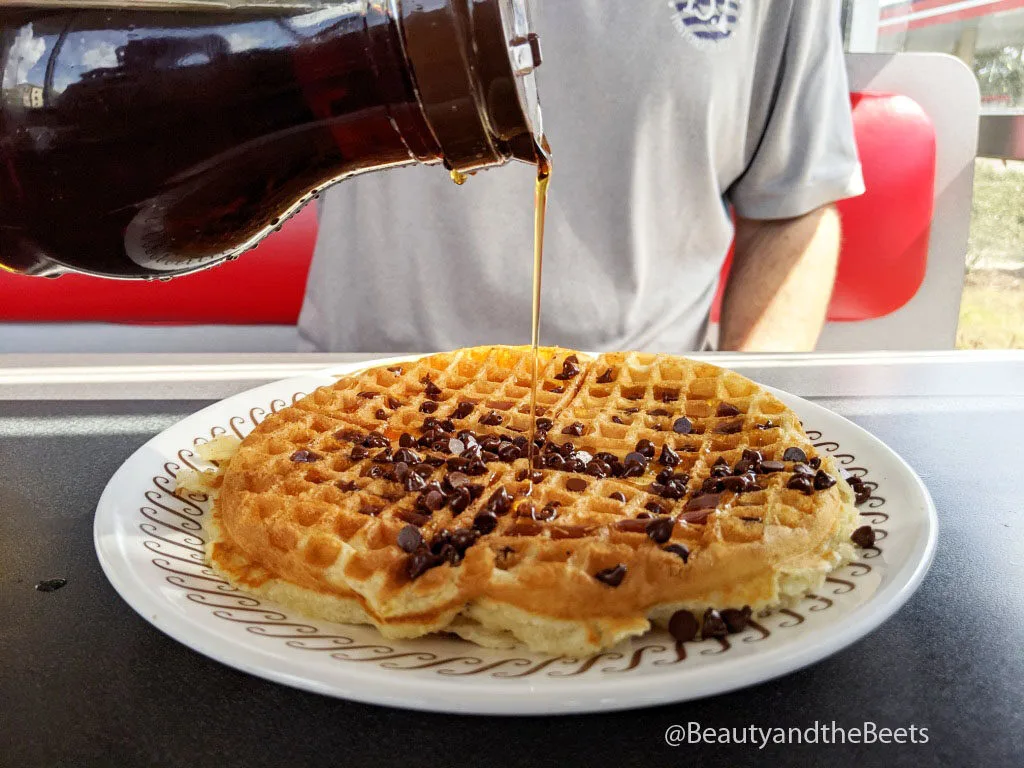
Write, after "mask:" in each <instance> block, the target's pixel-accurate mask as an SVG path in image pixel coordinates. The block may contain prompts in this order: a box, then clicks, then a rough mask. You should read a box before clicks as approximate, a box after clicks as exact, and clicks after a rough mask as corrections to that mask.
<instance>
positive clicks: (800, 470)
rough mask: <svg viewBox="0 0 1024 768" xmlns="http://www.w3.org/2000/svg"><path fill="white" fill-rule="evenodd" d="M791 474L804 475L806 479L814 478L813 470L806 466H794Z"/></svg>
mask: <svg viewBox="0 0 1024 768" xmlns="http://www.w3.org/2000/svg"><path fill="white" fill-rule="evenodd" d="M793 473H794V474H797V475H806V476H807V477H814V470H813V469H811V468H810V467H809V466H808V465H806V464H794V465H793Z"/></svg>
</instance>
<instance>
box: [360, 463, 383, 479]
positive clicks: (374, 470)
mask: <svg viewBox="0 0 1024 768" xmlns="http://www.w3.org/2000/svg"><path fill="white" fill-rule="evenodd" d="M363 477H369V478H372V479H374V480H377V479H378V478H381V477H384V467H382V466H380V465H379V464H375V465H374V466H372V467H370V468H369V469H368V470H366V471H365V472H364V473H363Z"/></svg>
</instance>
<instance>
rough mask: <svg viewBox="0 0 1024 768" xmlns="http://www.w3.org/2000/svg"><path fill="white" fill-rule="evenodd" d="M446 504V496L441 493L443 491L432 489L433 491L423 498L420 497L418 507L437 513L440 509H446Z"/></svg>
mask: <svg viewBox="0 0 1024 768" xmlns="http://www.w3.org/2000/svg"><path fill="white" fill-rule="evenodd" d="M444 504H445V498H444V494H443V493H441V491H439V490H437V489H436V488H432V489H431V490H429V491H427V492H426V493H424V494H423V495H422V496H420V497H419V500H418V502H417V506H418V507H421V508H423V509H426V510H429V511H431V512H437V511H438V510H439V509H442V508H443V507H444Z"/></svg>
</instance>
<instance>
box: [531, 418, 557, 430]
mask: <svg viewBox="0 0 1024 768" xmlns="http://www.w3.org/2000/svg"><path fill="white" fill-rule="evenodd" d="M554 423H555V422H553V421H552V420H551V419H548V418H545V417H543V416H542V417H541V418H539V419H537V421H536V422H535V424H536V427H537V429H538V430H540V431H541V432H548V431H550V430H551V427H552V426H554Z"/></svg>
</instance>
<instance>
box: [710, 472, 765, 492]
mask: <svg viewBox="0 0 1024 768" xmlns="http://www.w3.org/2000/svg"><path fill="white" fill-rule="evenodd" d="M718 483H719V484H720V485H721V487H722V488H723V489H724V490H726V491H732V492H733V493H743V492H744V491H746V490H747V489H748V488H749V487H750V486H751V485H754V484H756V483H755V481H754V480H753V475H740V476H739V477H725V478H722V479H721V480H719V481H718Z"/></svg>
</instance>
